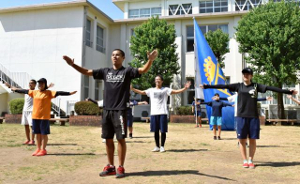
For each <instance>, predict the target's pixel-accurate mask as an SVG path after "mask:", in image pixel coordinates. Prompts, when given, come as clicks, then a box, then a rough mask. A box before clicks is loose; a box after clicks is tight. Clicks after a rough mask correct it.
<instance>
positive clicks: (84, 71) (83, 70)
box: [63, 56, 93, 76]
mask: <svg viewBox="0 0 300 184" xmlns="http://www.w3.org/2000/svg"><path fill="white" fill-rule="evenodd" d="M63 59H64V60H65V61H66V62H67V63H68V65H70V66H72V67H73V68H74V69H75V70H77V71H78V72H79V73H81V74H83V75H88V76H93V70H89V69H86V68H83V67H81V66H78V65H76V64H75V63H74V59H71V58H70V57H68V56H63Z"/></svg>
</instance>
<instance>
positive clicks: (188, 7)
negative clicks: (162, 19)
mask: <svg viewBox="0 0 300 184" xmlns="http://www.w3.org/2000/svg"><path fill="white" fill-rule="evenodd" d="M187 14H192V4H182V5H178V4H177V5H169V15H187Z"/></svg>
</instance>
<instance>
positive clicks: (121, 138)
mask: <svg viewBox="0 0 300 184" xmlns="http://www.w3.org/2000/svg"><path fill="white" fill-rule="evenodd" d="M147 55H148V62H147V63H146V64H145V65H144V66H143V67H141V68H132V67H127V68H125V67H123V65H122V64H123V61H124V59H125V53H124V52H123V51H122V50H120V49H115V50H114V51H113V52H112V55H111V61H112V65H113V67H111V68H100V69H98V70H89V69H85V68H83V67H80V66H78V65H76V64H75V63H74V59H71V58H69V57H68V56H63V59H64V60H66V62H67V63H68V64H69V65H70V66H72V67H73V68H74V69H75V70H77V71H78V72H80V73H82V74H83V75H87V76H93V77H94V79H99V80H103V81H104V94H105V96H104V101H103V103H104V104H105V107H104V110H103V120H102V138H103V139H106V152H107V157H108V164H107V166H106V167H104V169H103V171H102V172H101V173H100V174H99V175H100V176H108V175H116V177H117V178H122V177H124V176H125V169H124V167H123V166H124V162H125V156H126V142H125V138H126V136H127V127H126V122H127V121H126V115H127V114H126V109H127V108H128V107H129V92H130V82H131V80H132V79H134V78H139V77H140V76H141V74H143V73H146V72H147V71H148V70H149V69H150V67H151V65H152V63H153V61H154V60H155V58H156V57H157V50H154V51H153V52H151V53H147ZM114 134H116V138H117V140H118V156H119V162H120V163H119V168H118V169H117V171H116V169H115V166H114V151H115V146H114V142H113V137H114Z"/></svg>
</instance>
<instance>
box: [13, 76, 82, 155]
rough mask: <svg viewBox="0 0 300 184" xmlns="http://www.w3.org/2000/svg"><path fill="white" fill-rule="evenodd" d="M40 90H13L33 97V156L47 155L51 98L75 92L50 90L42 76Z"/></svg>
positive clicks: (39, 81)
mask: <svg viewBox="0 0 300 184" xmlns="http://www.w3.org/2000/svg"><path fill="white" fill-rule="evenodd" d="M38 84H39V90H25V89H18V88H15V87H12V88H11V90H12V91H15V92H17V93H24V94H28V95H29V96H30V97H32V98H33V110H32V129H33V130H32V131H33V133H34V134H37V137H36V138H37V150H36V151H35V152H34V153H33V154H32V156H44V155H47V151H46V146H47V143H48V134H50V124H49V119H50V113H51V99H52V98H55V97H57V96H69V95H73V94H75V93H76V92H77V91H73V92H63V91H50V90H47V89H48V87H47V80H46V79H45V78H41V79H40V80H38Z"/></svg>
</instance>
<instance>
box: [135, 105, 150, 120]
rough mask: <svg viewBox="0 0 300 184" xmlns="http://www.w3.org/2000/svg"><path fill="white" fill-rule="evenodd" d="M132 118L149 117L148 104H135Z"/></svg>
mask: <svg viewBox="0 0 300 184" xmlns="http://www.w3.org/2000/svg"><path fill="white" fill-rule="evenodd" d="M133 117H134V119H139V120H140V119H141V117H150V105H149V104H148V105H137V106H134V108H133Z"/></svg>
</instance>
